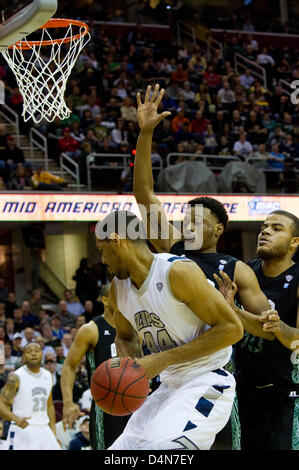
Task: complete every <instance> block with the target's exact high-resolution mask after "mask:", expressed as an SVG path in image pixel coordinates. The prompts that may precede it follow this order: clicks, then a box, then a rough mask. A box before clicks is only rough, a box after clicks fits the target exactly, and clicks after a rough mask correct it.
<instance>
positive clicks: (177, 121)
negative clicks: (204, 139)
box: [171, 108, 192, 132]
mask: <svg viewBox="0 0 299 470" xmlns="http://www.w3.org/2000/svg"><path fill="white" fill-rule="evenodd" d="M184 123H187V124H188V130H189V131H190V132H191V131H192V125H191V122H190V119H188V118H187V117H186V116H185V113H184V110H183V109H181V108H178V113H177V116H176V117H174V118H173V120H172V123H171V125H172V130H173V132H177V131H178V130H180V129H181V128H182V127H183V124H184Z"/></svg>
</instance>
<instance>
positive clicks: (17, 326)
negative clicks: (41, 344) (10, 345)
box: [13, 308, 27, 333]
mask: <svg viewBox="0 0 299 470" xmlns="http://www.w3.org/2000/svg"><path fill="white" fill-rule="evenodd" d="M13 319H14V330H15V332H17V333H20V332H21V331H23V330H25V328H26V326H27V324H26V322H25V321H24V319H23V312H22V310H21V309H20V308H15V309H14V311H13Z"/></svg>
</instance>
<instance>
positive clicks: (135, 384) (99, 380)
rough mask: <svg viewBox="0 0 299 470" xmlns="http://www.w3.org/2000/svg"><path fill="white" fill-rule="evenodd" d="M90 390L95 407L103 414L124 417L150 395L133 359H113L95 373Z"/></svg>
mask: <svg viewBox="0 0 299 470" xmlns="http://www.w3.org/2000/svg"><path fill="white" fill-rule="evenodd" d="M90 390H91V394H92V396H93V399H94V401H95V403H96V404H97V405H98V406H99V407H100V408H101V409H102V410H103V411H105V412H106V413H109V414H111V415H115V416H125V415H129V414H131V413H133V412H134V411H136V410H138V408H140V406H141V405H142V404H143V403H144V401H145V399H146V397H147V396H148V394H149V379H148V377H147V375H146V373H145V371H144V369H143V368H142V367H141V366H139V365H138V364H137V363H136V362H135V361H134V360H133V359H130V358H129V357H122V358H120V357H114V358H112V359H108V361H105V362H103V363H102V364H101V365H99V367H97V369H96V370H95V371H94V373H93V375H92V377H91V384H90Z"/></svg>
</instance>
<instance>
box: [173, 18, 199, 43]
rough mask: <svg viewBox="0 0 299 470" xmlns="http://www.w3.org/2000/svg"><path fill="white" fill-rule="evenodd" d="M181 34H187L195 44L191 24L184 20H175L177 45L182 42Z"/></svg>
mask: <svg viewBox="0 0 299 470" xmlns="http://www.w3.org/2000/svg"><path fill="white" fill-rule="evenodd" d="M182 34H185V35H186V36H189V38H191V39H192V43H193V46H195V45H196V30H195V28H194V26H192V25H191V24H188V23H185V21H181V20H178V21H177V41H178V45H179V46H180V45H181V44H182V42H183V41H182Z"/></svg>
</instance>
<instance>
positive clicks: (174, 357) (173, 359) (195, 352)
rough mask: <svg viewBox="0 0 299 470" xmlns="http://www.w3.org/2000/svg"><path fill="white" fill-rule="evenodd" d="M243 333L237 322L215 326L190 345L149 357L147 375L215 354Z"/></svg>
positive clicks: (239, 337)
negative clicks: (149, 362)
mask: <svg viewBox="0 0 299 470" xmlns="http://www.w3.org/2000/svg"><path fill="white" fill-rule="evenodd" d="M243 332H244V331H243V328H242V325H241V322H240V321H239V320H238V321H237V322H235V323H233V322H231V323H226V324H219V325H215V326H213V327H211V328H210V329H209V330H207V331H206V332H205V333H203V334H202V335H200V336H199V337H198V338H196V339H194V340H193V341H191V342H190V343H187V344H184V345H182V346H177V347H176V348H173V349H169V350H167V351H162V352H160V353H157V354H154V355H152V356H150V357H151V358H152V362H151V364H150V368H149V369H148V368H147V367H146V370H147V375H148V377H149V379H151V378H153V377H155V376H157V375H159V374H160V373H161V372H162V371H163V370H165V369H167V367H169V366H173V365H176V364H183V363H185V362H192V361H195V360H197V359H200V358H202V357H205V356H209V355H211V354H213V353H216V352H217V351H219V350H220V349H224V348H226V347H228V346H231V345H232V344H234V343H236V342H237V341H239V340H240V339H241V338H242V337H243ZM148 357H149V356H145V357H144V359H145V360H150V359H147V358H148ZM141 365H143V364H142V362H141Z"/></svg>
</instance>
